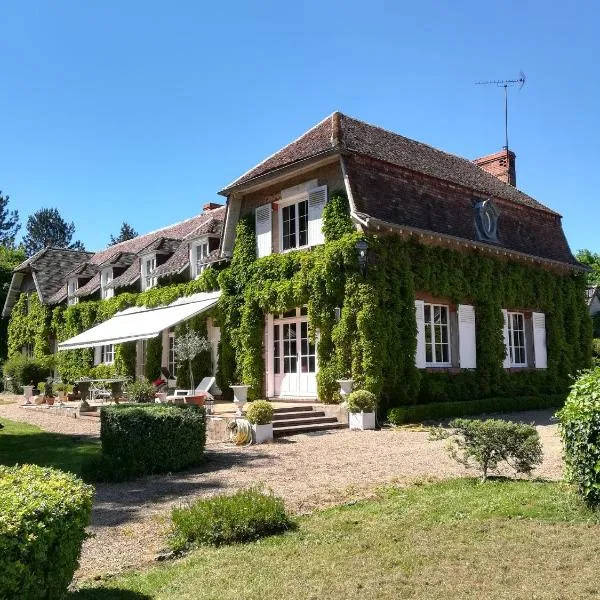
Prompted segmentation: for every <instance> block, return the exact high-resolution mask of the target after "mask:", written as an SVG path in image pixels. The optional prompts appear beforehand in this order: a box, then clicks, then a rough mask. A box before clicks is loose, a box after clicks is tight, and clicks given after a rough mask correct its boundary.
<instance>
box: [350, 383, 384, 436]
mask: <svg viewBox="0 0 600 600" xmlns="http://www.w3.org/2000/svg"><path fill="white" fill-rule="evenodd" d="M346 405H347V407H348V413H349V414H348V424H349V425H350V429H375V409H376V408H377V396H375V394H373V393H372V392H369V391H367V390H355V391H354V392H352V393H351V394H349V395H348V400H347V401H346Z"/></svg>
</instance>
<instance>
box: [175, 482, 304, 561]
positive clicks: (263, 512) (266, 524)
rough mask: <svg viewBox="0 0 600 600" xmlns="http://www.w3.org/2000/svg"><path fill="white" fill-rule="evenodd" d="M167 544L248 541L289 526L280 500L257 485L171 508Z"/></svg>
mask: <svg viewBox="0 0 600 600" xmlns="http://www.w3.org/2000/svg"><path fill="white" fill-rule="evenodd" d="M172 520H173V530H172V533H171V536H170V538H169V544H170V546H171V548H172V549H173V550H175V551H181V550H184V549H186V548H189V547H191V546H192V547H193V546H195V545H199V544H210V545H214V546H220V545H223V544H233V543H237V542H251V541H253V540H257V539H259V538H261V537H264V536H267V535H273V534H276V533H281V532H283V531H286V530H287V529H290V528H291V527H292V525H293V523H292V520H291V519H290V517H289V516H288V514H287V513H286V510H285V506H284V504H283V500H282V499H281V498H278V497H277V496H274V495H273V494H265V493H264V492H263V491H262V490H261V489H260V488H250V489H246V490H240V491H239V492H236V493H235V494H232V495H225V494H222V495H219V496H214V497H213V498H207V499H201V500H197V501H196V502H194V503H193V504H191V505H190V506H187V507H182V508H174V509H173V512H172Z"/></svg>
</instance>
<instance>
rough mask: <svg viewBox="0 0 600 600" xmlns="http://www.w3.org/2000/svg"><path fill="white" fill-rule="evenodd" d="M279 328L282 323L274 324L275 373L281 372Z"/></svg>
mask: <svg viewBox="0 0 600 600" xmlns="http://www.w3.org/2000/svg"><path fill="white" fill-rule="evenodd" d="M279 328H280V325H274V326H273V372H274V373H275V375H278V374H279V371H280V368H279V359H280V356H279V352H280V347H279V346H280V344H279Z"/></svg>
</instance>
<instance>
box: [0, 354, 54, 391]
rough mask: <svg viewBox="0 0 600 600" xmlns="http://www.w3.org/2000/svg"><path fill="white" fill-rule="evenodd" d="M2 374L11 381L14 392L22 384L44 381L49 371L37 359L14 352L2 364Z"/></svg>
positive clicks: (19, 389) (19, 388)
mask: <svg viewBox="0 0 600 600" xmlns="http://www.w3.org/2000/svg"><path fill="white" fill-rule="evenodd" d="M3 371H4V376H5V377H10V378H11V379H12V381H13V386H14V389H13V391H14V392H15V393H17V392H20V391H21V388H22V387H23V386H24V385H29V384H31V383H34V384H35V383H37V382H38V381H44V380H45V379H46V378H47V377H48V376H49V375H50V371H49V369H47V368H46V367H45V366H44V365H43V364H42V363H41V362H40V361H39V360H36V359H31V358H27V357H25V356H23V355H22V354H14V355H13V356H12V357H11V358H9V359H8V360H7V361H6V362H5V363H4V366H3Z"/></svg>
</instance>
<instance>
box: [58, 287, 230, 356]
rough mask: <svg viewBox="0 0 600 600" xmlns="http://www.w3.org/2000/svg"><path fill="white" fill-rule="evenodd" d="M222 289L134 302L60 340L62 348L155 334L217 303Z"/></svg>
mask: <svg viewBox="0 0 600 600" xmlns="http://www.w3.org/2000/svg"><path fill="white" fill-rule="evenodd" d="M220 295H221V292H210V293H201V294H194V295H193V296H187V297H184V298H179V299H178V300H176V301H175V302H173V303H172V304H169V305H168V306H161V307H158V308H146V307H144V306H134V307H132V308H128V309H126V310H123V311H121V312H118V313H117V314H116V315H115V316H114V317H113V318H112V319H109V320H108V321H104V323H100V325H96V326H95V327H92V328H91V329H88V330H87V331H84V332H83V333H80V334H79V335H76V336H75V337H72V338H70V339H68V340H65V341H64V342H61V343H60V344H58V349H59V350H76V349H78V348H92V347H94V346H105V345H108V344H122V343H124V342H133V341H135V340H147V339H150V338H153V337H156V336H157V335H158V334H159V333H160V332H161V331H163V330H164V329H168V328H169V327H173V326H174V325H177V324H178V323H181V322H183V321H187V320H188V319H190V318H191V317H193V316H194V315H197V314H200V313H201V312H204V311H205V310H208V309H209V308H211V307H212V306H214V305H215V304H216V303H217V300H218V299H219V296H220Z"/></svg>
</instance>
